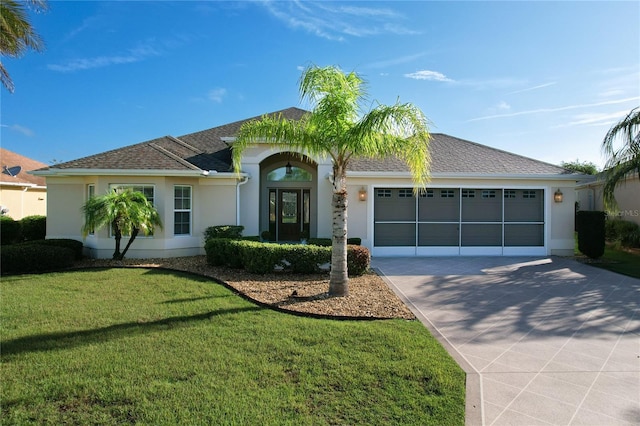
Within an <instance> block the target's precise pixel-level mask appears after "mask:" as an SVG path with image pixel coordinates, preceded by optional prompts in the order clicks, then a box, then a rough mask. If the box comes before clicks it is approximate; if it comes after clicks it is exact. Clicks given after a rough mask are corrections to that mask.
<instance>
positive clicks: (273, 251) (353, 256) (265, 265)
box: [205, 238, 371, 276]
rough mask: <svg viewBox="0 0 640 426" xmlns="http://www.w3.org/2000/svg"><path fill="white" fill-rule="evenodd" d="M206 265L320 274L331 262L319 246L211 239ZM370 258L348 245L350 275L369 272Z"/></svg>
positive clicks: (328, 251)
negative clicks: (324, 266) (323, 267)
mask: <svg viewBox="0 0 640 426" xmlns="http://www.w3.org/2000/svg"><path fill="white" fill-rule="evenodd" d="M205 251H206V253H207V262H208V263H209V264H210V265H213V266H228V267H231V268H244V269H246V270H247V271H248V272H251V273H254V274H267V273H270V272H273V271H274V269H275V268H276V267H281V268H283V269H284V270H288V271H291V272H294V273H299V274H311V273H316V272H320V267H321V266H322V265H325V264H327V263H329V262H330V261H331V248H330V247H322V246H318V245H302V244H275V243H260V242H255V241H246V240H230V239H224V238H214V239H211V240H209V241H207V243H206V244H205ZM370 261H371V256H370V254H369V250H368V249H367V248H366V247H361V246H353V245H351V246H348V247H347V265H348V272H349V275H350V276H357V275H362V274H364V273H365V272H366V271H367V270H369V264H370Z"/></svg>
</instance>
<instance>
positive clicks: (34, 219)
mask: <svg viewBox="0 0 640 426" xmlns="http://www.w3.org/2000/svg"><path fill="white" fill-rule="evenodd" d="M20 224H21V225H22V237H23V238H24V240H25V241H34V240H44V239H45V237H46V235H47V217H46V216H26V217H23V218H22V219H20Z"/></svg>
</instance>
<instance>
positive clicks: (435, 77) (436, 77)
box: [404, 70, 454, 82]
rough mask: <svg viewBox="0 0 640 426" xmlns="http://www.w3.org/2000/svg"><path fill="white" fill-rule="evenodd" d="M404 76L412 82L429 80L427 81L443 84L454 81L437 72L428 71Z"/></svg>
mask: <svg viewBox="0 0 640 426" xmlns="http://www.w3.org/2000/svg"><path fill="white" fill-rule="evenodd" d="M404 76H405V77H407V78H412V79H414V80H429V81H444V82H453V81H454V80H452V79H450V78H449V77H447V76H446V75H444V74H442V73H440V72H438V71H430V70H421V71H416V72H413V73H410V74H405V75H404Z"/></svg>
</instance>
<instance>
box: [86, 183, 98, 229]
mask: <svg viewBox="0 0 640 426" xmlns="http://www.w3.org/2000/svg"><path fill="white" fill-rule="evenodd" d="M95 196H96V185H95V184H93V183H90V184H89V185H87V201H89V200H90V199H91V198H93V197H95ZM95 234H96V230H95V229H93V228H91V229H90V230H89V235H95Z"/></svg>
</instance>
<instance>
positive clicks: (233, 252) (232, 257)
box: [204, 238, 244, 268]
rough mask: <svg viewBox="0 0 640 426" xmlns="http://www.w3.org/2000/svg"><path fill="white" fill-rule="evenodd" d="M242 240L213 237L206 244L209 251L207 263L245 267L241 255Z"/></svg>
mask: <svg viewBox="0 0 640 426" xmlns="http://www.w3.org/2000/svg"><path fill="white" fill-rule="evenodd" d="M240 242H241V240H232V239H229V238H212V239H210V240H208V241H207V243H206V244H205V246H204V249H205V252H206V253H207V263H209V264H210V265H213V266H229V267H231V268H243V267H244V263H243V257H242V256H241V251H240V245H239V243H240Z"/></svg>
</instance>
